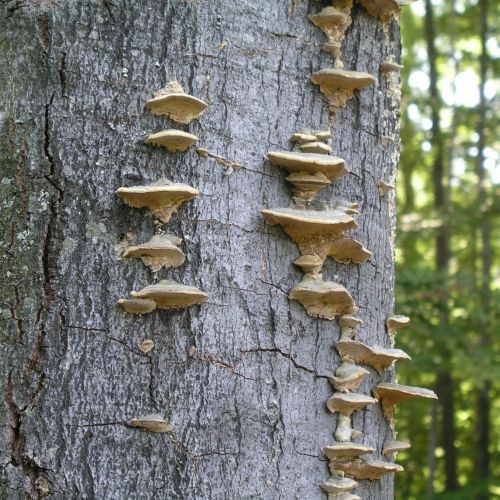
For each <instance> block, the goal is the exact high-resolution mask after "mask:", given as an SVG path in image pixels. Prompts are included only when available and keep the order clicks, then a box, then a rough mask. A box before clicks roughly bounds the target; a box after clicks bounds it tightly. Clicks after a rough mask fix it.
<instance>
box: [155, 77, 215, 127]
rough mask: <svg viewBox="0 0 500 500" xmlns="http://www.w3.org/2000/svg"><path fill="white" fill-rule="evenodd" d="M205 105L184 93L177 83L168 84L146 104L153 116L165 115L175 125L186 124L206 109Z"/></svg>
mask: <svg viewBox="0 0 500 500" xmlns="http://www.w3.org/2000/svg"><path fill="white" fill-rule="evenodd" d="M207 107H208V105H207V103H205V102H203V101H202V100H201V99H197V98H196V97H193V96H191V95H189V94H186V93H185V92H184V89H183V88H182V86H181V85H180V83H179V82H176V81H173V82H170V83H169V84H168V85H167V86H166V87H165V88H164V89H161V90H159V91H158V92H156V93H155V96H154V97H153V99H150V100H149V101H147V102H146V109H148V110H149V111H151V113H153V114H154V115H166V116H168V117H169V118H171V119H172V120H174V121H175V122H177V123H182V124H188V123H190V122H191V121H192V120H194V119H195V118H198V117H199V116H201V115H202V114H203V112H204V111H205V110H206V109H207Z"/></svg>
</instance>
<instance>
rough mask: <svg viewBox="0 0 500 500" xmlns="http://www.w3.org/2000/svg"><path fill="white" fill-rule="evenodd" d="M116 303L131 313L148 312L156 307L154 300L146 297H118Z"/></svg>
mask: <svg viewBox="0 0 500 500" xmlns="http://www.w3.org/2000/svg"><path fill="white" fill-rule="evenodd" d="M118 304H120V305H121V306H122V307H123V309H125V311H126V312H128V313H131V314H148V313H150V312H153V311H154V310H155V309H156V302H155V301H154V300H148V299H119V300H118Z"/></svg>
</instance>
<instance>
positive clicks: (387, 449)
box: [382, 441, 411, 457]
mask: <svg viewBox="0 0 500 500" xmlns="http://www.w3.org/2000/svg"><path fill="white" fill-rule="evenodd" d="M409 448H411V444H410V443H408V442H406V441H391V442H390V443H389V444H388V445H387V446H384V449H383V450H382V455H384V456H386V457H388V456H390V455H394V454H395V453H398V451H403V450H408V449H409Z"/></svg>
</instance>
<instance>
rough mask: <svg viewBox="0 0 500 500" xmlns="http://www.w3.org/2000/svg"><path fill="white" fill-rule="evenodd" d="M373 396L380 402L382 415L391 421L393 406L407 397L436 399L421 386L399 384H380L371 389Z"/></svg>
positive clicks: (429, 391)
mask: <svg viewBox="0 0 500 500" xmlns="http://www.w3.org/2000/svg"><path fill="white" fill-rule="evenodd" d="M373 394H374V396H375V397H376V398H377V399H378V400H379V401H380V402H381V403H382V409H383V410H384V415H385V416H386V417H387V418H388V419H389V420H390V421H391V420H392V418H393V416H394V406H395V405H397V404H398V403H401V402H402V401H407V400H409V399H418V398H424V399H437V396H436V394H435V393H434V392H433V391H431V390H429V389H424V388H422V387H411V386H407V385H399V384H389V383H388V384H380V385H377V386H376V387H375V388H374V389H373Z"/></svg>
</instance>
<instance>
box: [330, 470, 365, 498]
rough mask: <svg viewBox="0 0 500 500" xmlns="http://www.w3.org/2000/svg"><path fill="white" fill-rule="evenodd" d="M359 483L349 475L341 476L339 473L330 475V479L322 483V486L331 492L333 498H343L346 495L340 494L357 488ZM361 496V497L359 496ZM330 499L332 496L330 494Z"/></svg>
mask: <svg viewBox="0 0 500 500" xmlns="http://www.w3.org/2000/svg"><path fill="white" fill-rule="evenodd" d="M357 485H358V483H357V482H356V481H354V480H353V479H349V478H348V477H343V476H339V475H338V474H335V475H332V476H330V478H329V479H328V481H325V482H324V483H322V484H321V488H323V490H324V491H326V492H327V493H329V494H332V497H333V498H339V500H340V499H343V498H345V496H342V497H341V496H340V495H342V494H344V495H345V494H347V493H348V492H349V491H351V490H353V489H354V488H356V486H357ZM358 498H359V497H358ZM329 500H330V496H329Z"/></svg>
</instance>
